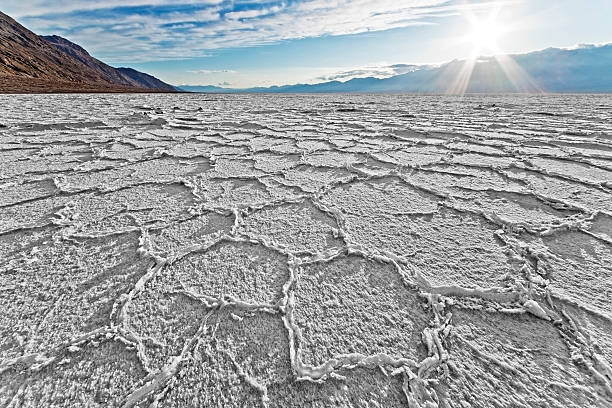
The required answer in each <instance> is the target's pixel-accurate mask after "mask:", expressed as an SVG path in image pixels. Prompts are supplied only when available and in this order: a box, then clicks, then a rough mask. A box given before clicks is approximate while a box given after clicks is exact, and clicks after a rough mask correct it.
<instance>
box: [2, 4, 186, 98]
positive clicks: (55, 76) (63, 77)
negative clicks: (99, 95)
mask: <svg viewBox="0 0 612 408" xmlns="http://www.w3.org/2000/svg"><path fill="white" fill-rule="evenodd" d="M143 75H146V74H143ZM149 77H150V76H149ZM136 78H137V76H136V75H127V74H124V73H123V72H122V71H120V70H117V69H115V68H113V67H111V66H109V65H106V64H104V63H103V62H101V61H99V60H97V59H95V58H93V57H92V56H90V55H89V53H87V51H85V50H84V49H83V48H82V47H80V46H78V45H76V44H74V43H72V42H70V41H68V40H66V39H64V38H61V37H58V36H50V37H41V36H38V35H36V34H35V33H33V32H32V31H30V30H28V29H27V28H25V27H23V26H22V25H21V24H19V23H18V22H17V21H15V20H14V19H12V18H11V17H9V16H7V15H6V14H4V13H2V12H0V92H151V91H173V90H174V87H172V86H170V85H168V84H165V83H163V82H161V81H159V80H157V81H159V84H157V86H151V84H153V83H154V81H151V80H149V81H138V80H137V79H136ZM151 78H153V77H151ZM162 84H163V85H162Z"/></svg>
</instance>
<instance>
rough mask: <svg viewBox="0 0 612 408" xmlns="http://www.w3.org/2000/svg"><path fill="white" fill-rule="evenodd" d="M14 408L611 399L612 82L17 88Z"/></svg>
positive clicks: (4, 182) (4, 213)
mask: <svg viewBox="0 0 612 408" xmlns="http://www.w3.org/2000/svg"><path fill="white" fill-rule="evenodd" d="M0 305H1V313H0V406H1V407H56V406H57V407H114V406H123V407H150V406H152V407H160V408H161V407H292V406H295V407H303V406H306V407H327V406H340V407H402V406H403V407H412V408H416V407H423V408H425V407H427V408H433V407H461V408H468V407H483V408H485V407H486V408H488V407H508V408H510V407H512V408H517V407H525V408H527V407H559V408H567V407H610V406H612V369H611V366H612V96H605V95H601V96H596V95H591V96H589V95H584V96H572V95H559V96H547V95H539V96H465V97H451V96H446V97H445V96H405V95H353V96H347V95H195V94H193V95H186V94H185V95H177V94H174V95H55V96H25V95H24V96H17V95H11V96H9V95H4V96H0Z"/></svg>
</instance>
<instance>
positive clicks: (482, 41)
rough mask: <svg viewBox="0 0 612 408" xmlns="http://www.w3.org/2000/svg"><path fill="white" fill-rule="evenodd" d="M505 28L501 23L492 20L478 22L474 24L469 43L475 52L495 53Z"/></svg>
mask: <svg viewBox="0 0 612 408" xmlns="http://www.w3.org/2000/svg"><path fill="white" fill-rule="evenodd" d="M502 32H503V27H502V26H501V25H500V24H499V22H497V21H494V20H492V19H485V20H480V21H478V20H476V21H474V22H473V23H472V31H471V32H470V34H469V41H470V42H471V43H472V45H473V47H474V50H477V51H479V52H495V51H497V50H498V48H499V46H498V44H497V42H498V40H499V37H500V35H501V34H502Z"/></svg>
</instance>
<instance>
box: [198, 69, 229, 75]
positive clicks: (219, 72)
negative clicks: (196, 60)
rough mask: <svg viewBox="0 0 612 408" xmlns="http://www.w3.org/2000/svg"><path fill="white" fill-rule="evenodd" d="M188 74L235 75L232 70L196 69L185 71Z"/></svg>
mask: <svg viewBox="0 0 612 408" xmlns="http://www.w3.org/2000/svg"><path fill="white" fill-rule="evenodd" d="M187 72H188V73H190V74H203V75H211V74H236V73H237V71H234V70H233V69H197V70H189V71H187Z"/></svg>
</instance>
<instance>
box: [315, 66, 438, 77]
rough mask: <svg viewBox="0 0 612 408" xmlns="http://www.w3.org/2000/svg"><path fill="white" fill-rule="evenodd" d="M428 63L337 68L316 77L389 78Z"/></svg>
mask: <svg viewBox="0 0 612 408" xmlns="http://www.w3.org/2000/svg"><path fill="white" fill-rule="evenodd" d="M429 67H431V66H429V65H412V64H393V65H382V64H381V65H378V66H366V67H359V68H354V69H349V70H339V71H336V72H333V73H331V74H327V75H322V76H320V77H318V78H317V80H319V81H348V80H350V79H353V78H366V77H374V78H389V77H392V76H395V75H401V74H406V73H408V72H414V71H416V70H419V69H426V68H429Z"/></svg>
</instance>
